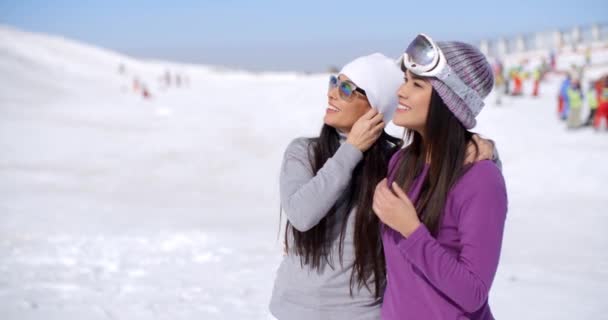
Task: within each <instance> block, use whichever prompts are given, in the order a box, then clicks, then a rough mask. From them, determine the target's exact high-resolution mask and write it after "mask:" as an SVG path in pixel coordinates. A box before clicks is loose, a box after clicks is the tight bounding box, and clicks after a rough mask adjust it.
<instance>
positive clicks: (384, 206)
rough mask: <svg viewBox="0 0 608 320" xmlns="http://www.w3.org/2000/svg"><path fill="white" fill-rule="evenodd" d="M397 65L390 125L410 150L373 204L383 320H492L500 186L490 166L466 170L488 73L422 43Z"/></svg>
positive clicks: (469, 57)
mask: <svg viewBox="0 0 608 320" xmlns="http://www.w3.org/2000/svg"><path fill="white" fill-rule="evenodd" d="M401 65H402V70H403V71H404V78H405V83H404V84H403V85H402V86H401V87H400V88H399V91H398V96H399V104H400V106H399V108H398V110H397V112H396V114H395V115H394V117H393V122H394V123H395V124H396V125H398V126H402V127H405V128H406V132H407V138H408V140H409V142H410V144H409V145H408V147H406V148H405V149H402V150H401V151H399V152H397V153H396V154H395V155H394V156H393V157H392V159H391V161H390V164H389V173H388V178H387V179H385V180H383V181H381V182H380V183H379V184H378V186H377V188H376V191H375V194H374V201H373V209H374V212H375V213H376V215H378V217H379V218H380V220H381V221H382V222H383V228H382V240H383V245H384V254H385V258H386V267H387V279H388V280H387V281H388V283H387V287H386V291H385V294H384V304H383V306H382V317H383V319H425V320H428V319H450V320H451V319H493V316H492V313H491V311H490V307H489V305H488V294H489V291H490V287H491V285H492V281H493V279H494V275H495V273H496V269H497V266H498V260H499V257H500V248H501V243H502V236H503V229H504V223H505V217H506V214H507V193H506V188H505V182H504V179H503V176H502V174H501V172H500V170H499V168H498V167H497V166H496V165H495V164H494V163H493V162H491V161H480V162H476V163H473V164H470V165H464V161H463V159H464V158H465V157H466V151H467V149H466V146H467V144H468V143H471V142H472V143H474V141H473V140H472V139H471V137H472V135H473V133H471V132H470V131H469V129H471V128H473V127H474V126H475V124H476V121H475V117H476V116H477V115H478V114H479V112H480V111H481V109H482V107H483V105H484V103H483V98H485V97H486V96H487V95H488V94H489V93H490V91H491V89H492V86H493V82H494V79H493V75H492V68H491V67H490V65H489V63H488V62H487V60H486V58H485V57H484V55H483V54H482V53H481V52H479V50H477V49H476V48H475V47H473V46H471V45H468V44H465V43H461V42H439V43H435V42H433V40H432V39H430V38H429V37H427V36H425V35H419V36H417V37H416V38H415V39H414V41H413V42H412V43H411V44H410V45H409V47H408V48H407V50H406V52H405V54H404V55H403V57H402V59H401ZM404 190H407V192H405V191H404Z"/></svg>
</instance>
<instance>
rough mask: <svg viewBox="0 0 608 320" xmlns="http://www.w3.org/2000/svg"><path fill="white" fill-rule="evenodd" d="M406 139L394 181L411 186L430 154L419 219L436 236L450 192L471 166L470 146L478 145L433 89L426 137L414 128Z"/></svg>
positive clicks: (476, 146) (408, 187) (476, 150)
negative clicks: (466, 163)
mask: <svg viewBox="0 0 608 320" xmlns="http://www.w3.org/2000/svg"><path fill="white" fill-rule="evenodd" d="M406 141H409V142H411V143H410V144H409V145H408V146H407V147H406V148H405V149H404V150H403V151H402V152H404V155H403V157H402V158H401V162H400V164H399V166H398V167H397V169H396V170H397V171H396V173H395V181H396V182H397V183H398V184H399V185H400V186H402V187H403V188H404V190H409V189H410V187H411V186H412V183H413V181H414V180H415V178H416V177H417V176H418V175H419V174H420V173H421V172H422V170H423V168H424V165H425V163H426V160H427V157H429V156H430V162H431V163H430V167H429V171H428V174H427V176H426V178H425V180H424V182H423V184H422V189H421V192H420V195H419V197H418V200H417V201H416V204H415V206H416V211H417V212H418V214H419V215H420V220H421V222H422V223H424V225H425V226H426V227H427V228H428V229H429V231H430V232H431V234H432V235H433V236H435V237H436V236H437V233H438V231H439V225H440V223H441V219H442V213H443V209H444V207H445V202H446V199H447V195H448V192H449V191H450V189H451V188H452V187H453V186H454V184H455V183H456V181H457V180H458V178H460V177H461V176H462V175H463V174H464V173H465V172H466V170H467V169H468V168H470V166H465V165H464V160H465V157H466V152H467V146H468V145H469V143H473V145H474V146H475V148H474V149H475V153H476V154H478V153H479V146H478V145H477V143H475V140H473V133H472V132H470V131H468V130H467V129H466V128H465V127H464V126H463V125H462V124H461V123H460V121H458V119H457V118H456V117H455V116H454V114H452V112H451V111H450V110H449V109H448V108H447V106H446V105H445V103H444V102H443V100H442V99H441V97H440V96H439V94H437V92H436V91H435V89H433V92H432V94H431V102H430V106H429V113H428V115H427V121H426V126H425V128H424V139H423V138H422V136H421V135H420V134H419V133H418V132H416V131H414V130H407V131H406Z"/></svg>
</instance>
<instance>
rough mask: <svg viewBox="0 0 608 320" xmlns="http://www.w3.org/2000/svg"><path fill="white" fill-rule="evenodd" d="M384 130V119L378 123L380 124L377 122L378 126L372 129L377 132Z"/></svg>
mask: <svg viewBox="0 0 608 320" xmlns="http://www.w3.org/2000/svg"><path fill="white" fill-rule="evenodd" d="M382 130H384V121H382V122H380V123H378V124H377V125H376V126H375V127H374V128H373V129H372V131H373V132H376V133H380V132H381V131H382Z"/></svg>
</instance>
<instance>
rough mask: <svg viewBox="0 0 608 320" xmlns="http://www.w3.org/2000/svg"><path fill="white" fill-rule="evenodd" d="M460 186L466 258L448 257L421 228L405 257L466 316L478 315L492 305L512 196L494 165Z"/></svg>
mask: <svg viewBox="0 0 608 320" xmlns="http://www.w3.org/2000/svg"><path fill="white" fill-rule="evenodd" d="M465 178H466V180H467V183H464V184H461V186H462V187H461V188H459V189H456V188H457V187H458V185H457V186H455V188H454V192H455V193H458V194H454V198H453V199H452V201H453V203H452V204H451V206H452V210H456V212H457V213H458V215H459V220H458V231H459V233H460V245H461V251H460V254H458V255H454V254H453V253H451V252H448V251H447V250H446V249H445V248H444V247H442V245H441V244H440V243H439V242H438V241H437V240H436V239H435V238H434V237H433V236H432V235H431V234H430V232H429V230H428V229H427V228H426V227H425V226H424V225H421V226H420V227H419V228H418V229H416V230H415V231H414V232H413V233H412V234H411V235H410V237H408V238H407V239H405V238H402V237H401V238H400V240H398V247H399V250H400V251H401V253H402V254H403V255H404V256H405V258H406V259H408V260H409V261H410V262H411V263H412V264H413V265H414V266H415V267H417V268H418V269H419V270H420V271H421V272H422V273H423V274H424V276H425V277H426V278H427V279H428V280H429V281H430V282H431V283H432V284H433V286H435V287H436V288H437V289H438V290H440V291H441V292H443V293H444V294H445V295H446V296H447V297H449V298H450V299H451V300H452V301H453V302H454V303H456V304H457V305H459V306H460V307H461V308H462V309H463V310H465V311H466V312H475V311H477V310H478V309H479V308H480V307H482V306H483V304H484V303H485V302H486V301H487V299H488V294H489V291H490V286H491V284H492V281H493V280H494V275H495V273H496V270H497V267H498V260H499V257H500V250H501V245H502V236H503V229H504V223H505V218H506V214H507V194H506V187H505V183H504V179H503V177H502V175H501V173H500V171H499V169H498V168H497V167H496V166H495V164H493V163H491V162H489V161H482V162H479V163H478V164H477V165H475V166H474V167H473V168H471V169H470V171H469V172H468V173H467V174H466V175H465V176H463V177H462V179H465Z"/></svg>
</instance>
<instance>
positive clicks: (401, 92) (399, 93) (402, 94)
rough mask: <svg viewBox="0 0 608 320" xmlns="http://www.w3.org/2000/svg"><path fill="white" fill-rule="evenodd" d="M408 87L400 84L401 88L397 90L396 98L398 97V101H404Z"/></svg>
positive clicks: (405, 84)
mask: <svg viewBox="0 0 608 320" xmlns="http://www.w3.org/2000/svg"><path fill="white" fill-rule="evenodd" d="M408 91H409V89H408V87H407V82H406V83H403V84H401V86H400V87H399V89H397V96H398V97H399V99H403V100H406V99H407V98H408V95H409V94H408Z"/></svg>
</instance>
